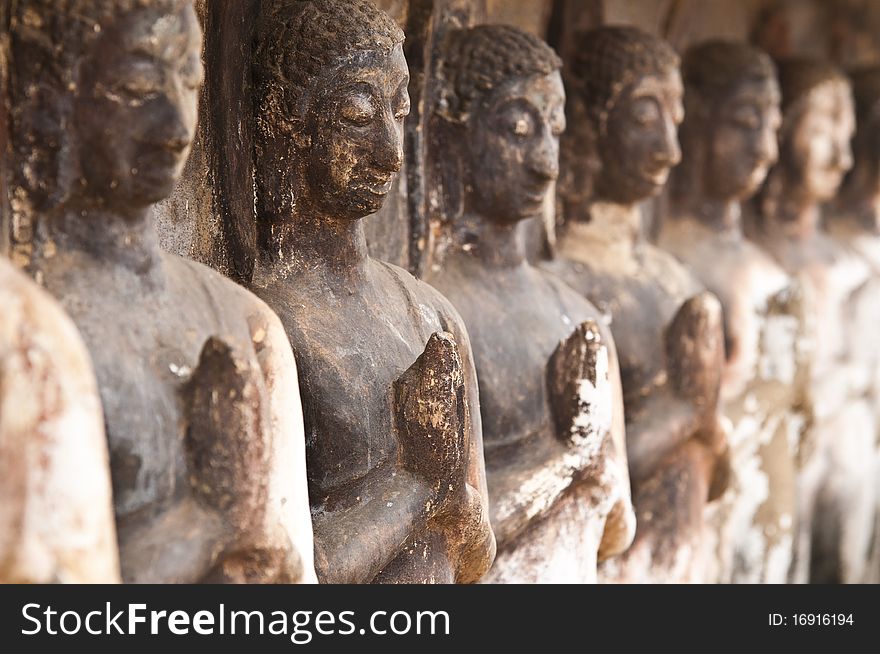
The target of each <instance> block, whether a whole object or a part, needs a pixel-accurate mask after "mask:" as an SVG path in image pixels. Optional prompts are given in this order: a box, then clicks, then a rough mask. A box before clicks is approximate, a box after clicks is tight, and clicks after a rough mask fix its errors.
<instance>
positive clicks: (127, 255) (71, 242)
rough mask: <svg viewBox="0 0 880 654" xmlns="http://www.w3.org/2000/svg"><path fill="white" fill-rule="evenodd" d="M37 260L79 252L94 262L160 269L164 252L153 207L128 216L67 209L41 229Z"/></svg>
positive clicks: (99, 210)
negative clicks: (62, 253) (55, 252)
mask: <svg viewBox="0 0 880 654" xmlns="http://www.w3.org/2000/svg"><path fill="white" fill-rule="evenodd" d="M41 232H42V234H41V238H40V239H38V257H39V256H42V257H50V256H52V255H51V250H52V249H57V250H61V251H78V252H81V253H85V254H88V255H89V256H90V257H92V258H94V259H95V260H98V261H101V262H105V263H109V264H115V265H119V266H123V267H126V268H130V269H133V270H136V271H137V272H138V273H141V274H143V273H145V272H148V271H150V270H155V269H156V268H158V264H159V263H160V262H161V255H162V250H161V248H160V247H159V237H158V235H157V233H156V229H155V225H154V224H153V215H152V207H150V206H147V207H143V208H138V209H134V210H132V211H130V212H128V213H121V212H118V211H112V210H109V209H106V208H103V207H94V206H85V205H80V206H73V205H72V206H68V207H65V209H64V210H63V211H61V212H60V213H59V214H57V215H54V216H51V217H49V218H48V219H47V220H46V221H45V223H44V224H42V225H41Z"/></svg>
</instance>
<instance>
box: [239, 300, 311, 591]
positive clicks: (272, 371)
mask: <svg viewBox="0 0 880 654" xmlns="http://www.w3.org/2000/svg"><path fill="white" fill-rule="evenodd" d="M267 311H269V310H268V309H267ZM266 323H267V327H266V330H265V336H263V337H262V338H260V336H261V334H260V332H259V330H257V331H256V332H255V333H253V334H252V338H256V339H257V340H259V342H256V341H255V346H256V350H257V357H258V360H259V364H260V368H261V370H262V372H263V376H264V378H265V380H266V389H267V392H268V397H269V415H268V419H269V424H270V429H271V433H272V449H273V453H272V455H271V461H272V467H271V470H270V480H269V511H268V516H267V517H268V518H269V519H268V523H269V524H270V525H272V524H280V525H281V526H282V529H283V531H284V532H285V534H286V536H287V538H288V539H289V542H290V543H291V544H292V547H293V550H294V552H295V554H296V557H295V558H298V559H299V561H300V565H301V581H303V582H314V581H317V579H316V577H315V572H314V565H313V558H314V557H313V538H312V522H311V514H310V510H309V495H308V485H307V476H306V456H305V430H304V427H303V416H302V403H301V400H300V394H299V380H298V378H297V368H296V361H295V360H294V356H293V350H292V349H291V347H290V342H289V341H288V340H287V335H286V334H285V332H284V328H283V327H282V325H281V322H280V321H279V320H278V318H277V317H276V316H275V315H274V314H272V313H271V312H269V314H268V316H267V319H266Z"/></svg>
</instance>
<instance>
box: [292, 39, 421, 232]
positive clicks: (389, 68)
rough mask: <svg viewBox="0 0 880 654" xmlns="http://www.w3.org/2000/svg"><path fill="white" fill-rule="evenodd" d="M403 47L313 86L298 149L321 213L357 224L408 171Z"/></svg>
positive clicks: (350, 64) (368, 56) (359, 61)
mask: <svg viewBox="0 0 880 654" xmlns="http://www.w3.org/2000/svg"><path fill="white" fill-rule="evenodd" d="M408 84H409V71H408V69H407V65H406V59H405V58H404V56H403V46H402V45H397V46H395V48H394V50H393V51H392V52H391V54H390V55H384V54H381V53H373V52H365V53H362V54H361V56H359V57H357V58H356V59H355V60H354V61H347V62H346V63H345V64H344V65H343V66H342V67H339V68H335V69H333V70H331V71H327V72H326V73H325V74H323V75H322V76H321V77H319V78H318V79H317V80H316V82H315V85H316V86H315V87H314V91H313V95H312V96H311V98H310V100H309V107H308V109H307V113H306V116H305V121H304V126H303V131H302V133H301V134H299V135H297V136H296V137H295V139H296V140H297V141H299V143H300V145H299V146H298V147H299V148H300V149H301V155H300V156H303V157H305V160H304V162H303V163H304V164H305V165H304V172H303V174H304V176H305V182H306V184H307V187H308V190H309V195H310V196H311V199H312V201H313V202H314V203H315V205H316V206H317V208H319V209H320V210H321V211H323V212H326V213H328V214H330V215H333V216H338V217H343V218H348V219H351V220H356V219H359V218H363V217H364V216H368V215H370V214H372V213H375V212H377V211H378V210H379V209H381V208H382V205H383V204H384V202H385V197H386V196H387V195H388V192H389V191H390V190H391V186H392V184H393V182H394V178H395V176H396V175H397V173H398V172H400V167H401V165H402V164H403V121H404V118H406V116H407V115H408V114H409V93H408V92H407V85H408Z"/></svg>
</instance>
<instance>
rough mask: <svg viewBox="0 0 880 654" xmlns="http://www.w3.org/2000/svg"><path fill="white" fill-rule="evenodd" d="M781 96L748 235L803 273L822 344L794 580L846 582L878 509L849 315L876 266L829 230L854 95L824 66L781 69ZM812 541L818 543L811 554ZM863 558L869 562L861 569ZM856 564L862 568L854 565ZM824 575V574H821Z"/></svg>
mask: <svg viewBox="0 0 880 654" xmlns="http://www.w3.org/2000/svg"><path fill="white" fill-rule="evenodd" d="M778 69H779V83H780V87H781V89H782V112H783V120H782V127H781V129H780V132H779V152H780V155H779V163H778V164H777V165H776V166H775V167H774V168H772V169H771V171H770V173H769V174H768V176H767V181H766V182H765V184H764V187H763V188H762V189H761V191H760V193H759V194H758V196H757V197H756V213H755V216H754V219H753V220H750V221H748V222H747V223H746V224H747V227H748V228H749V231H748V234H749V237H750V238H751V239H752V240H753V241H755V242H756V243H757V244H758V245H760V246H761V247H762V248H764V249H765V250H766V251H767V252H768V253H769V254H770V255H771V256H772V257H773V258H774V259H775V260H776V262H777V263H779V264H780V265H781V266H782V267H783V268H784V269H785V270H786V271H787V272H788V273H789V274H791V275H798V276H800V277H801V278H802V283H803V284H804V286H805V287H806V290H807V291H808V293H807V296H808V297H809V298H810V299H809V302H808V305H807V306H806V314H807V319H808V321H809V323H810V324H811V325H812V326H813V335H814V339H815V343H814V347H813V351H812V355H811V360H810V369H811V370H810V381H809V395H808V397H807V401H808V402H809V404H810V407H811V410H812V411H813V423H814V424H813V427H812V428H811V429H809V430H808V431H806V432H805V434H804V436H805V438H803V439H802V440H801V442H800V445H799V451H798V459H797V465H798V475H797V502H798V511H797V516H796V521H795V525H796V535H795V554H794V557H795V560H794V562H793V567H792V576H791V579H792V580H793V581H796V582H803V581H806V580H807V579H808V578H811V577H813V575H811V574H810V573H809V570H810V567H811V557H812V559H813V565H814V567H815V568H816V569H817V570H819V569H823V568H824V569H826V570H827V566H831V567H832V568H834V569H836V570H837V571H838V572H839V573H840V575H841V577H840V578H841V579H842V580H848V579H850V578H851V577H850V575H855V576H857V575H858V574H859V573H858V571H857V569H856V568H860V567H862V566H863V564H864V560H865V556H866V546H867V545H866V543H867V541H868V540H869V539H870V529H869V525H868V524H867V523H869V522H870V518H868V519H866V517H865V516H866V515H867V514H868V513H870V512H871V511H872V507H873V502H874V500H873V497H872V491H871V490H870V488H868V487H867V484H866V483H865V480H866V479H867V478H869V477H870V472H871V470H872V462H871V459H872V456H873V441H874V432H873V421H872V418H871V412H870V410H869V408H868V407H867V406H866V404H865V403H864V401H863V400H861V399H859V398H857V397H856V395H857V394H855V393H854V392H853V388H852V385H851V384H852V374H851V371H850V370H849V369H848V368H849V366H848V360H847V354H846V335H847V331H846V329H845V326H844V324H843V317H844V308H845V306H846V305H847V302H848V300H849V298H850V297H851V295H852V293H853V291H854V290H855V289H856V288H858V287H859V286H860V285H861V284H863V283H864V281H865V280H866V278H867V267H866V266H865V264H864V263H863V262H862V261H861V260H860V259H858V258H857V257H856V256H854V255H852V254H849V253H847V252H846V250H845V249H844V248H843V247H841V245H840V244H839V243H836V242H835V241H834V240H832V239H831V238H829V237H828V236H827V235H826V234H824V233H823V232H822V230H821V229H820V225H819V219H820V205H821V203H822V202H824V201H828V200H831V199H832V198H833V197H834V195H835V193H836V192H837V189H838V186H839V185H840V182H841V179H842V178H843V175H844V173H845V172H846V171H847V170H848V169H849V168H850V167H851V166H852V153H851V150H850V138H851V136H852V132H853V128H854V116H853V105H852V96H851V92H850V88H849V83H848V82H847V80H846V78H845V77H843V75H842V74H841V73H840V72H839V71H838V70H837V69H836V68H834V67H833V66H831V65H830V64H826V63H824V62H820V61H812V60H803V59H797V60H788V61H781V62H779V63H778ZM811 542H816V543H817V546H816V547H813V548H812V554H811ZM858 559H861V562H860V563H859V562H858ZM853 566H855V567H853ZM821 574H822V575H824V574H825V573H824V572H823V573H821Z"/></svg>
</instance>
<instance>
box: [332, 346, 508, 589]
mask: <svg viewBox="0 0 880 654" xmlns="http://www.w3.org/2000/svg"><path fill="white" fill-rule="evenodd" d="M463 377H464V375H463V372H462V365H461V359H460V357H459V356H458V349H457V344H456V342H455V340H454V338H453V337H452V336H451V335H450V334H446V333H435V334H433V335H432V336H431V337H430V339H429V340H428V343H427V345H426V346H425V351H424V352H423V353H422V354H421V355H420V356H419V358H418V359H416V361H415V362H414V363H413V364H412V365H411V366H410V367H409V368H408V369H407V370H406V371H404V373H403V374H402V375H401V376H400V378H399V379H398V380H396V382H395V383H394V385H393V388H392V395H393V411H394V417H395V421H396V432H397V433H396V435H397V438H398V442H399V450H398V457H397V460H396V461H394V462H389V463H386V464H384V465H382V466H379V467H378V468H376V469H374V470H372V471H371V472H370V473H369V474H368V475H366V476H365V477H364V478H363V479H361V480H360V482H359V483H358V484H357V485H355V486H352V487H350V488H349V490H348V491H346V493H345V496H344V497H340V496H339V495H336V496H334V498H333V505H334V506H331V507H321V508H319V509H316V510H315V511H314V526H315V539H316V547H315V558H316V566H317V568H318V575H319V577H320V578H321V580H322V581H324V582H346V583H352V582H364V581H371V580H372V579H374V578H375V577H376V575H377V574H379V573H380V572H381V571H382V570H383V569H384V568H385V566H386V565H388V564H389V563H391V562H392V561H393V560H394V559H395V558H396V557H397V556H398V555H400V554H402V553H403V552H404V551H405V548H406V546H407V545H408V544H410V543H412V542H413V541H414V540H418V538H419V536H420V535H421V534H424V533H425V532H426V531H440V532H445V534H446V536H447V542H448V543H449V546H450V547H449V548H448V551H447V555H448V556H450V558H451V559H452V560H453V561H455V560H456V558H459V559H460V558H461V556H460V553H461V552H462V551H467V549H468V546H470V543H468V542H465V541H467V540H468V538H466V537H465V536H466V535H467V534H469V533H470V531H471V530H470V529H469V525H470V521H471V520H472V515H471V513H470V511H472V508H473V507H472V500H473V497H474V496H475V495H476V496H477V497H479V495H478V494H475V493H472V492H470V491H469V490H468V485H467V483H466V475H467V470H466V465H467V459H468V452H467V451H466V448H465V443H466V436H467V430H468V429H469V426H468V425H469V424H470V417H469V415H468V410H467V405H466V402H465V400H464V397H463V396H464V392H463V381H464V379H463ZM478 506H479V504H478ZM337 507H339V508H337ZM490 533H491V532H490ZM456 543H458V544H459V546H458V547H456ZM458 562H459V563H461V562H460V561H458Z"/></svg>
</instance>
